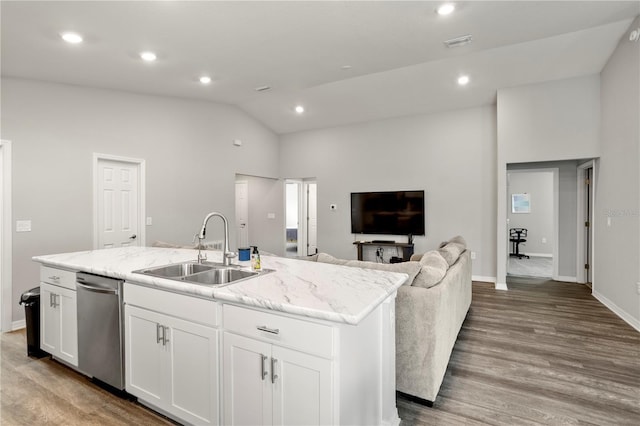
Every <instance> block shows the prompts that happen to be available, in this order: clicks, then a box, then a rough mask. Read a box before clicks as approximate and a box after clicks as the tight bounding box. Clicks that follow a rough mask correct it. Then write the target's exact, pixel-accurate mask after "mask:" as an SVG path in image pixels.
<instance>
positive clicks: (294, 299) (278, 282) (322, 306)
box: [33, 247, 407, 324]
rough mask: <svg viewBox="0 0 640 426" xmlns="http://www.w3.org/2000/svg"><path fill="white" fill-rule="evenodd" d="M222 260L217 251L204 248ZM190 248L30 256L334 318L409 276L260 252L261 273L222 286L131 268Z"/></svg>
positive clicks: (365, 306)
mask: <svg viewBox="0 0 640 426" xmlns="http://www.w3.org/2000/svg"><path fill="white" fill-rule="evenodd" d="M206 254H207V257H208V260H209V261H213V262H221V261H222V253H221V252H220V251H206ZM196 256H197V252H196V251H195V250H190V249H173V248H160V247H123V248H111V249H103V250H91V251H81V252H73V253H62V254H53V255H43V256H34V257H33V260H34V261H36V262H39V263H41V264H43V265H45V266H51V267H57V268H63V269H68V270H73V271H81V272H88V273H91V274H97V275H104V276H108V277H112V278H119V279H123V280H126V281H127V282H130V283H133V284H140V285H144V286H147V287H154V288H158V289H162V290H168V291H173V292H176V293H181V294H187V295H192V296H197V297H203V298H213V299H216V300H219V301H227V302H233V303H238V304H243V305H247V306H254V307H258V308H263V309H267V310H272V311H278V312H285V313H289V314H294V315H300V316H305V317H309V318H315V319H321V320H327V321H332V322H339V323H346V324H358V323H359V322H360V321H361V320H362V319H363V318H365V317H366V316H367V315H368V314H369V313H370V312H371V311H373V310H374V309H375V308H376V307H377V306H378V305H379V304H380V303H382V302H383V301H384V300H386V299H387V297H389V295H390V294H392V293H394V292H395V291H396V290H397V289H398V288H399V287H400V286H401V285H402V284H403V283H404V282H405V280H406V279H407V275H406V274H400V273H393V272H383V271H377V270H371V269H361V268H354V267H348V266H338V265H331V264H326V263H317V262H308V261H304V260H298V259H287V258H283V257H277V256H265V255H263V256H261V258H262V259H261V260H262V267H263V268H264V269H272V270H274V272H271V273H266V274H260V275H258V276H256V277H252V278H248V279H245V280H242V281H238V282H236V283H231V284H228V285H225V286H222V287H210V286H206V285H199V284H191V283H186V282H182V281H175V280H171V279H166V278H159V277H152V276H149V275H144V274H134V273H132V271H135V270H139V269H146V268H151V267H155V266H162V265H168V264H172V263H178V262H186V261H195V259H196Z"/></svg>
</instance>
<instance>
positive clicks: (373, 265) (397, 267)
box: [346, 260, 421, 285]
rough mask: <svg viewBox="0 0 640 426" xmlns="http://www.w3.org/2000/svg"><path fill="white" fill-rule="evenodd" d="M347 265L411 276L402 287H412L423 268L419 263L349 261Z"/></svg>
mask: <svg viewBox="0 0 640 426" xmlns="http://www.w3.org/2000/svg"><path fill="white" fill-rule="evenodd" d="M346 265H347V266H355V267H357V268H365V269H377V270H378V271H389V272H400V273H403V274H407V275H409V278H407V280H406V281H405V282H404V283H403V284H402V285H405V284H407V285H411V284H412V283H413V281H414V279H415V278H416V275H418V272H420V268H421V265H420V263H419V262H401V263H377V262H365V261H362V260H349V261H348V262H347V263H346Z"/></svg>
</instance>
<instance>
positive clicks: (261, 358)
mask: <svg viewBox="0 0 640 426" xmlns="http://www.w3.org/2000/svg"><path fill="white" fill-rule="evenodd" d="M267 358H268V356H266V355H264V354H260V369H261V370H260V371H261V373H260V375H261V376H262V380H264V378H265V377H267V374H269V373H268V372H267V369H266V368H265V366H264V362H265V361H266V360H267Z"/></svg>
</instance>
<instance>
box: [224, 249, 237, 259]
mask: <svg viewBox="0 0 640 426" xmlns="http://www.w3.org/2000/svg"><path fill="white" fill-rule="evenodd" d="M236 256H237V254H235V253H234V252H232V251H228V252H226V253H225V254H224V257H226V258H227V259H233V258H234V257H236Z"/></svg>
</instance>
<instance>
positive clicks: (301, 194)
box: [285, 179, 318, 257]
mask: <svg viewBox="0 0 640 426" xmlns="http://www.w3.org/2000/svg"><path fill="white" fill-rule="evenodd" d="M317 198H318V185H317V182H316V181H315V180H313V179H303V180H296V179H288V180H287V181H286V183H285V212H286V219H285V256H287V257H297V256H311V255H313V254H316V253H317V252H318V208H317V204H318V200H317Z"/></svg>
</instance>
